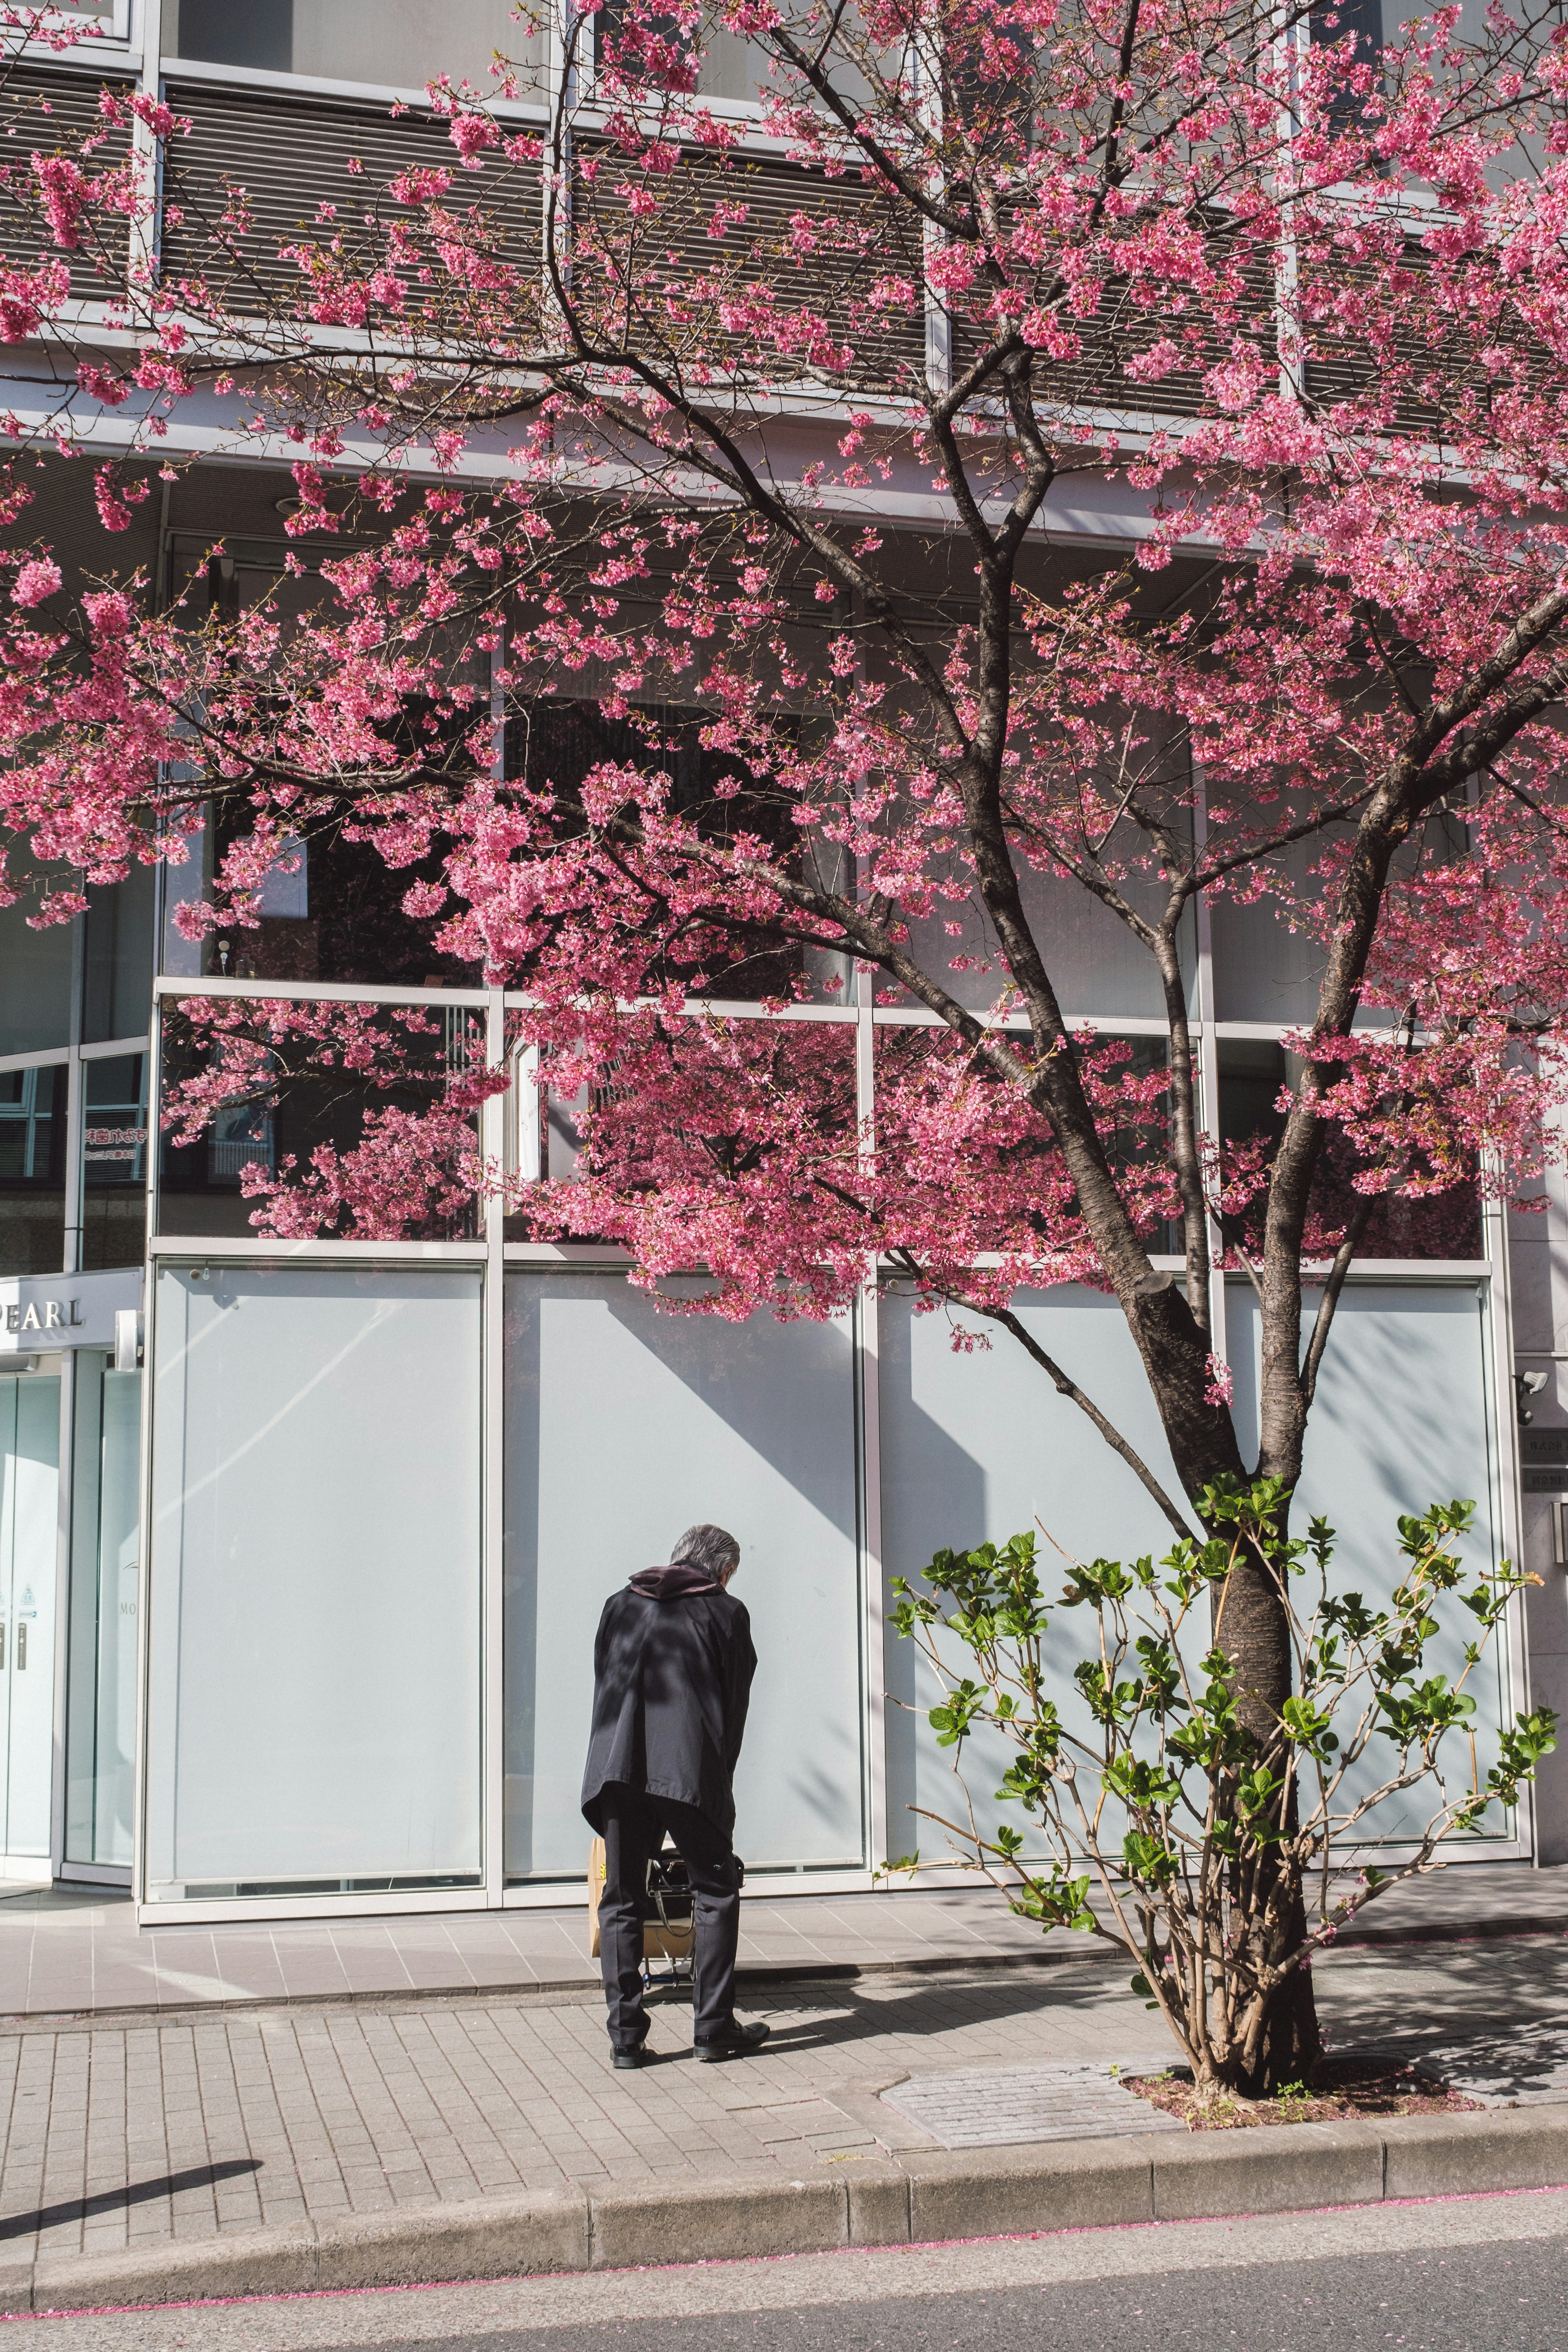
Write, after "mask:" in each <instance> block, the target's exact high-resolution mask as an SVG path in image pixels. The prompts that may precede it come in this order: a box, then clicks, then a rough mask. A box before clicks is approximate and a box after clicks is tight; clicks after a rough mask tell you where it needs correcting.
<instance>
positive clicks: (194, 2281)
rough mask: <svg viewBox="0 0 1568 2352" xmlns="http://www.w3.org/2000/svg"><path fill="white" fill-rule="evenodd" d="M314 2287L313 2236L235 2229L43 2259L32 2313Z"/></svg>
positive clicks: (303, 2230) (297, 2230)
mask: <svg viewBox="0 0 1568 2352" xmlns="http://www.w3.org/2000/svg"><path fill="white" fill-rule="evenodd" d="M315 2284H316V2233H315V2231H314V2230H313V2229H312V2228H311V2227H310V2224H309V2223H308V2222H306V2223H302V2224H300V2225H299V2226H296V2227H291V2228H288V2229H274V2230H236V2231H233V2232H232V2234H231V2235H229V2236H227V2237H223V2238H204V2239H201V2240H199V2241H196V2242H187V2243H184V2244H182V2243H181V2242H179V2241H178V2240H177V2239H167V2240H165V2241H164V2242H163V2244H162V2245H156V2244H153V2245H140V2246H127V2247H126V2248H125V2250H124V2252H122V2253H113V2254H45V2255H44V2256H43V2257H42V2258H41V2259H40V2260H39V2261H38V2262H37V2263H35V2264H34V2266H33V2288H32V2307H33V2309H34V2310H35V2311H91V2310H94V2309H99V2308H101V2307H102V2306H104V2305H110V2306H112V2305H117V2304H128V2303H196V2302H200V2301H202V2300H203V2299H204V2298H205V2297H208V2296H216V2295H232V2294H300V2293H302V2292H303V2291H304V2290H305V2289H307V2288H309V2287H312V2286H314V2285H315Z"/></svg>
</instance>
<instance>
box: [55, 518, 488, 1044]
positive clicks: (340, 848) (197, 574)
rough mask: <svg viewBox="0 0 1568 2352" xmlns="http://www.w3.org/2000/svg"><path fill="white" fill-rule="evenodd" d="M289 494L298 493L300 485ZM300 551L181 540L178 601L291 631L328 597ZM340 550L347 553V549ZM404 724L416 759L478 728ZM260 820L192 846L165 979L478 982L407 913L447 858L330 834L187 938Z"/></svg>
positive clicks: (196, 614)
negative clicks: (261, 613) (219, 547)
mask: <svg viewBox="0 0 1568 2352" xmlns="http://www.w3.org/2000/svg"><path fill="white" fill-rule="evenodd" d="M287 487H288V488H289V489H290V490H291V489H292V487H293V486H292V484H287ZM287 503H289V501H287V500H285V504H287ZM289 552H290V551H289V548H288V546H287V543H286V542H284V541H277V542H276V543H273V542H268V541H263V540H234V541H231V542H230V543H229V545H228V547H227V549H226V551H225V552H223V553H221V554H218V555H216V556H215V555H214V554H213V552H212V539H211V538H210V537H208V538H201V539H198V538H196V537H195V536H194V535H190V534H181V535H180V536H178V537H177V538H176V539H175V540H174V544H173V547H172V550H171V554H170V578H171V591H172V593H174V595H175V596H186V597H188V598H189V599H190V605H191V613H192V617H193V619H195V620H199V619H200V618H201V617H202V616H203V614H205V613H206V612H207V611H209V610H210V611H213V612H216V613H220V614H223V615H224V617H226V618H231V617H233V616H235V615H237V614H239V613H241V612H245V611H248V610H250V609H251V608H252V607H254V606H255V605H257V604H261V603H262V602H263V601H264V600H266V599H268V598H269V597H270V598H271V599H272V600H273V602H274V605H275V609H276V610H277V612H278V614H279V617H280V619H281V620H282V622H283V624H284V625H285V626H286V627H287V626H288V625H289V624H291V623H292V622H295V621H297V620H299V619H300V618H301V617H302V616H303V615H304V614H307V613H309V612H310V610H311V608H312V607H313V606H315V605H317V604H320V602H321V593H322V588H321V581H320V579H319V578H318V577H317V576H315V575H314V573H312V572H306V573H305V574H303V575H300V576H297V577H291V576H289V574H287V573H286V572H285V571H284V561H285V557H286V555H288V554H289ZM292 552H293V553H294V554H295V555H296V556H297V557H299V558H300V560H301V561H303V562H305V563H306V564H308V565H309V564H312V563H314V562H318V561H319V560H320V558H321V552H322V551H321V549H320V548H319V547H318V548H316V549H314V550H312V549H311V548H310V547H309V546H306V547H304V548H303V549H298V548H297V549H295V550H293V551H292ZM333 552H335V553H336V554H339V555H341V554H342V548H341V547H340V548H338V549H336V550H334V551H333ZM460 676H461V678H462V680H463V682H465V683H467V684H473V683H475V682H477V681H479V682H484V683H485V684H486V688H487V692H488V672H487V673H485V674H484V677H483V680H482V681H481V673H480V671H479V669H478V668H477V667H460ZM395 723H396V725H397V727H398V728H399V729H400V730H402V731H401V734H400V737H399V740H400V742H402V744H403V745H404V748H405V749H407V750H409V751H413V750H414V749H416V746H417V745H418V744H419V743H421V742H423V743H425V744H426V746H427V745H428V742H429V740H430V737H429V735H428V734H421V733H420V732H419V730H425V729H426V728H429V729H431V730H434V731H435V735H436V740H437V741H438V742H439V741H441V740H449V739H450V738H451V737H452V736H453V735H454V734H455V733H460V732H462V731H464V730H466V729H467V728H468V727H471V725H472V712H471V710H468V709H465V711H464V714H463V717H462V719H461V720H460V721H459V720H458V719H454V718H453V717H452V715H451V714H450V713H446V714H436V713H435V711H434V707H433V705H431V704H428V703H426V702H424V701H421V700H420V699H419V698H414V697H411V698H409V699H408V701H407V702H406V703H405V706H404V709H403V711H402V713H401V715H400V717H399V719H397V721H396V722H395ZM253 822H254V816H253V814H252V813H251V812H249V810H248V808H247V803H245V801H244V799H243V796H242V797H241V799H240V801H239V803H237V805H235V806H231V807H227V808H221V809H219V810H218V811H216V813H215V814H213V815H212V816H211V817H210V818H209V821H208V823H207V824H206V826H205V830H204V831H203V832H202V833H201V834H199V835H194V836H193V837H192V839H191V842H190V856H189V857H188V859H187V861H186V863H185V864H184V866H171V867H169V869H168V878H167V881H166V884H165V886H164V921H163V948H162V956H163V961H162V969H163V971H165V972H167V973H169V974H171V975H173V976H175V977H180V978H183V977H186V976H189V977H193V978H194V977H195V976H196V975H197V974H201V975H204V976H207V977H216V978H219V979H226V980H306V981H309V980H324V981H329V982H334V983H341V982H355V981H359V982H366V983H368V984H369V985H371V986H373V987H392V986H396V985H397V984H398V983H400V982H401V983H402V984H404V985H405V986H408V987H415V988H427V987H428V988H443V987H446V988H452V987H457V988H472V987H474V986H476V985H478V984H479V978H480V974H479V967H478V966H477V965H476V964H470V963H463V962H459V961H458V960H457V959H456V958H455V957H452V956H449V955H446V954H443V953H442V952H441V950H439V949H438V948H437V944H436V930H437V926H436V924H435V923H434V922H431V921H429V920H421V919H416V918H415V917H414V916H411V915H406V914H405V912H404V910H403V901H404V899H405V897H406V895H407V893H408V891H409V889H410V887H412V886H413V885H414V884H415V883H416V882H426V883H428V882H440V881H441V880H443V879H444V877H443V873H442V861H441V856H440V852H439V850H438V849H437V852H436V853H435V854H434V855H432V856H427V857H424V858H419V859H416V861H415V862H414V863H413V864H411V865H408V866H389V865H388V864H387V861H386V859H385V858H384V856H382V855H381V853H380V851H379V850H378V849H377V848H376V846H375V845H374V842H368V841H351V840H347V839H345V838H344V836H343V834H342V831H341V830H334V829H332V828H331V827H330V826H329V827H325V828H323V829H321V830H318V831H314V832H312V833H311V834H310V838H309V839H308V840H304V841H293V842H290V843H289V853H288V855H287V856H283V857H280V858H279V862H278V865H277V866H276V867H275V868H274V870H273V872H272V873H271V874H270V875H268V877H267V880H266V881H265V882H264V883H263V885H262V888H261V893H260V898H259V901H258V905H257V907H256V908H255V910H254V911H255V914H256V916H257V920H256V921H255V922H254V923H246V924H242V923H237V922H230V923H227V924H225V925H224V926H222V927H221V928H220V929H216V930H211V931H209V932H207V933H206V934H205V937H204V938H203V939H201V940H187V939H185V938H184V936H183V934H182V933H181V932H180V931H179V929H177V928H176V926H175V924H174V908H176V907H177V906H178V905H179V904H180V903H181V902H182V901H184V900H187V899H194V898H200V897H201V896H202V895H203V892H204V891H205V890H206V889H207V888H208V887H210V885H211V882H212V877H213V874H214V872H215V870H216V866H217V865H218V864H219V862H220V861H221V859H222V858H223V856H225V854H226V851H227V850H228V849H229V848H230V847H231V846H232V845H233V844H234V843H235V842H236V841H237V839H239V838H240V837H241V835H243V834H244V833H246V832H247V830H248V826H249V824H251V823H253ZM89 1034H90V1033H89ZM118 1034H135V1033H133V1032H124V1033H118Z"/></svg>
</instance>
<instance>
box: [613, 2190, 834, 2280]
mask: <svg viewBox="0 0 1568 2352" xmlns="http://www.w3.org/2000/svg"><path fill="white" fill-rule="evenodd" d="M589 2207H590V2211H591V2217H592V2218H591V2221H590V2231H591V2235H590V2241H589V2245H590V2252H589V2266H590V2267H591V2268H592V2269H594V2270H596V2271H605V2270H608V2271H617V2270H633V2269H637V2267H639V2266H640V2265H642V2264H644V2263H700V2262H711V2261H721V2260H723V2259H724V2258H725V2257H731V2258H733V2257H743V2256H745V2255H748V2254H824V2253H829V2252H832V2250H833V2249H834V2248H835V2247H836V2246H847V2244H848V2243H849V2196H848V2189H847V2186H846V2184H845V2180H844V2178H843V2174H842V2172H839V2173H837V2174H831V2175H826V2176H825V2175H824V2174H821V2173H819V2174H818V2175H817V2176H816V2179H803V2180H790V2179H780V2177H779V2175H778V2174H777V2173H776V2172H768V2173H763V2172H759V2171H755V2170H752V2169H747V2168H742V2167H739V2166H737V2167H736V2168H735V2169H734V2170H733V2171H731V2172H726V2173H724V2174H722V2175H721V2177H719V2178H717V2179H711V2180H693V2181H684V2180H683V2181H673V2182H672V2181H668V2180H660V2179H658V2177H657V2176H655V2177H654V2178H652V2179H649V2180H648V2181H647V2184H646V2185H640V2186H638V2187H636V2188H633V2187H630V2186H627V2187H626V2188H619V2189H595V2190H594V2191H593V2193H592V2195H591V2196H590V2198H589Z"/></svg>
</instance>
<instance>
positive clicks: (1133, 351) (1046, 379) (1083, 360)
mask: <svg viewBox="0 0 1568 2352" xmlns="http://www.w3.org/2000/svg"><path fill="white" fill-rule="evenodd" d="M1241 277H1242V282H1243V287H1244V294H1243V299H1242V303H1241V317H1240V319H1239V320H1238V322H1237V324H1238V327H1239V329H1240V331H1242V332H1243V333H1244V334H1246V335H1247V339H1248V340H1249V341H1251V342H1252V343H1253V344H1254V346H1255V347H1258V345H1259V344H1260V343H1261V342H1262V341H1263V340H1264V339H1263V337H1262V335H1261V333H1260V331H1261V330H1263V329H1264V327H1265V325H1266V322H1267V320H1268V313H1269V310H1270V309H1271V307H1272V303H1273V295H1274V281H1273V273H1272V269H1271V268H1270V266H1269V264H1268V261H1267V260H1263V261H1259V262H1252V263H1244V264H1243V266H1242V270H1241ZM1039 284H1040V290H1041V292H1042V294H1044V293H1046V292H1047V291H1054V289H1052V288H1051V287H1050V285H1049V278H1048V277H1047V273H1044V272H1042V276H1041V279H1040V281H1039ZM1062 323H1063V325H1064V326H1068V327H1070V328H1072V329H1073V330H1074V331H1076V332H1077V334H1078V337H1079V342H1080V344H1081V347H1082V348H1081V351H1080V352H1079V357H1078V358H1077V359H1076V360H1071V361H1060V360H1058V361H1053V360H1049V359H1047V358H1045V357H1043V356H1042V357H1039V358H1037V360H1036V362H1035V394H1036V398H1037V400H1040V401H1042V402H1044V403H1046V404H1048V405H1049V406H1051V407H1053V408H1061V409H1065V410H1068V411H1073V410H1092V411H1096V412H1100V411H1110V413H1111V414H1115V413H1116V412H1118V411H1120V412H1121V413H1122V414H1133V415H1146V416H1170V417H1184V416H1197V415H1201V414H1202V413H1203V410H1204V408H1205V405H1206V403H1205V398H1204V390H1203V376H1204V373H1205V370H1206V369H1208V368H1211V367H1214V366H1215V364H1216V363H1217V362H1220V361H1221V360H1223V359H1225V358H1226V356H1227V355H1228V352H1229V348H1230V335H1229V333H1228V332H1226V333H1225V334H1220V333H1217V332H1214V331H1205V335H1204V337H1203V341H1202V346H1201V352H1200V360H1199V364H1197V365H1194V366H1191V367H1178V368H1174V369H1173V370H1172V372H1171V373H1170V374H1169V375H1163V376H1158V377H1156V378H1154V379H1153V381H1152V382H1150V381H1148V380H1146V379H1144V378H1142V377H1138V376H1131V375H1129V374H1128V373H1127V362H1129V360H1131V359H1134V358H1136V357H1137V356H1138V355H1139V354H1140V353H1141V352H1147V351H1148V350H1150V349H1151V347H1152V345H1153V344H1155V343H1157V342H1159V341H1161V339H1162V338H1163V336H1167V335H1168V336H1170V337H1171V338H1172V340H1173V341H1184V329H1185V328H1187V327H1189V326H1190V325H1191V323H1192V321H1191V319H1190V317H1183V316H1180V315H1178V316H1174V317H1173V315H1172V313H1171V312H1170V311H1169V310H1165V309H1164V308H1163V307H1161V306H1158V305H1157V306H1156V307H1155V308H1153V309H1152V310H1151V309H1145V308H1143V307H1142V305H1141V304H1140V303H1138V302H1137V301H1135V300H1134V299H1133V295H1132V289H1131V286H1130V284H1129V283H1128V281H1127V280H1126V279H1125V278H1112V279H1111V280H1110V283H1109V284H1108V285H1107V287H1106V289H1105V290H1104V293H1103V295H1102V297H1101V299H1100V309H1099V310H1098V311H1097V312H1096V313H1095V315H1094V317H1093V318H1091V319H1075V318H1072V317H1071V316H1070V315H1068V314H1067V313H1065V312H1064V314H1063V318H1062ZM1268 347H1269V348H1271V345H1270V346H1268ZM981 348H982V345H981V341H980V337H979V335H978V334H977V332H976V331H975V329H974V328H973V326H971V325H970V323H969V322H968V320H965V319H963V318H962V317H955V318H954V319H953V321H952V366H953V373H954V376H955V377H956V376H957V375H958V374H960V373H962V371H963V369H964V368H965V367H968V366H970V365H971V364H973V361H974V359H975V358H976V356H977V355H978V353H979V352H980V350H981Z"/></svg>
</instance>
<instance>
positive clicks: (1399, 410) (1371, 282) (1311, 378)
mask: <svg viewBox="0 0 1568 2352" xmlns="http://www.w3.org/2000/svg"><path fill="white" fill-rule="evenodd" d="M1402 263H1403V267H1404V268H1406V269H1407V270H1409V271H1410V272H1411V273H1412V275H1413V276H1414V277H1415V278H1425V277H1426V274H1427V272H1428V270H1429V269H1430V267H1431V263H1430V260H1429V258H1428V257H1427V256H1426V254H1425V253H1424V252H1423V251H1422V249H1421V247H1420V246H1419V245H1417V244H1415V241H1414V240H1412V241H1411V242H1409V243H1408V244H1406V246H1405V252H1404V254H1403V256H1402ZM1333 276H1334V282H1333V284H1332V286H1331V289H1329V292H1330V295H1331V299H1339V298H1341V297H1342V296H1343V295H1344V293H1345V292H1346V291H1347V290H1348V291H1350V292H1351V293H1352V294H1353V293H1354V292H1355V291H1356V289H1358V288H1365V289H1367V291H1368V293H1369V295H1371V299H1372V302H1373V310H1375V311H1376V312H1378V313H1379V314H1382V313H1383V310H1384V297H1383V296H1382V295H1381V294H1379V293H1376V292H1373V288H1374V286H1375V283H1376V279H1375V274H1374V272H1373V270H1372V269H1371V268H1368V267H1366V266H1364V265H1357V264H1356V263H1354V262H1351V261H1345V262H1342V263H1340V264H1339V265H1338V266H1336V267H1335V268H1334V273H1333ZM1304 290H1305V291H1307V293H1308V294H1309V296H1310V288H1307V289H1304ZM1305 341H1306V345H1307V369H1306V375H1307V383H1306V391H1307V397H1308V399H1309V400H1312V401H1315V402H1317V403H1318V404H1319V405H1320V406H1321V407H1324V408H1332V407H1334V406H1335V405H1336V404H1338V403H1339V402H1341V401H1346V400H1356V399H1358V398H1361V397H1362V396H1363V395H1364V394H1366V393H1368V392H1369V391H1371V390H1372V389H1373V385H1374V383H1375V382H1376V379H1377V378H1378V376H1379V375H1381V374H1382V373H1384V364H1385V363H1384V361H1383V360H1382V359H1380V358H1379V357H1378V356H1377V355H1376V354H1375V353H1374V352H1373V349H1372V347H1371V344H1370V342H1369V341H1368V340H1367V337H1366V335H1365V334H1364V332H1363V331H1361V330H1360V329H1358V327H1357V326H1356V324H1355V321H1354V318H1353V315H1352V316H1349V317H1339V318H1332V319H1327V320H1318V321H1314V322H1313V323H1312V324H1311V325H1310V327H1309V328H1308V329H1307V331H1306V336H1305ZM1435 360H1436V354H1435V353H1433V352H1431V351H1430V350H1429V349H1427V348H1426V345H1425V343H1424V341H1422V339H1421V338H1419V337H1418V336H1417V335H1416V334H1415V332H1414V331H1405V332H1404V333H1401V332H1400V331H1399V328H1398V324H1397V321H1396V323H1395V326H1394V333H1393V336H1392V343H1391V349H1390V352H1389V355H1388V364H1391V365H1392V366H1393V367H1394V368H1395V369H1400V368H1405V367H1408V368H1411V369H1413V370H1419V372H1420V373H1423V374H1426V375H1430V374H1431V373H1432V370H1433V366H1434V363H1435ZM1473 360H1474V352H1473V349H1471V348H1468V347H1467V345H1466V344H1465V343H1464V342H1463V341H1462V340H1461V339H1459V338H1456V343H1455V350H1454V354H1453V380H1454V383H1455V384H1456V386H1457V385H1458V382H1459V379H1460V377H1461V376H1462V374H1463V373H1464V372H1465V368H1466V363H1467V362H1473ZM1445 373H1446V371H1445ZM1440 429H1441V418H1440V413H1439V409H1438V407H1437V405H1436V404H1434V403H1433V402H1431V401H1427V400H1424V399H1419V398H1416V397H1414V396H1407V397H1405V398H1403V399H1401V400H1399V401H1397V402H1396V403H1395V404H1394V431H1395V432H1396V433H1399V434H1409V435H1411V436H1413V437H1419V438H1423V439H1425V438H1426V437H1428V436H1433V435H1436V433H1437V432H1438V431H1439V430H1440Z"/></svg>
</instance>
